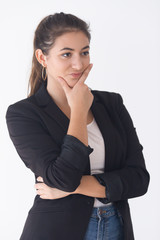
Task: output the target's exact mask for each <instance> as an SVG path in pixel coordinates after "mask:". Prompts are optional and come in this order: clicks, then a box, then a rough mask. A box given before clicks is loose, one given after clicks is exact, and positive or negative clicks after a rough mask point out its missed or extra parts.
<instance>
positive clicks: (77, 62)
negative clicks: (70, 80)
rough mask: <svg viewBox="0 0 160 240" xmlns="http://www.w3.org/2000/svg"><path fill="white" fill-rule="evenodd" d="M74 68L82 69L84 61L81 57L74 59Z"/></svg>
mask: <svg viewBox="0 0 160 240" xmlns="http://www.w3.org/2000/svg"><path fill="white" fill-rule="evenodd" d="M72 68H73V69H76V70H81V69H82V68H83V62H82V59H81V58H80V57H75V58H74V59H73V60H72Z"/></svg>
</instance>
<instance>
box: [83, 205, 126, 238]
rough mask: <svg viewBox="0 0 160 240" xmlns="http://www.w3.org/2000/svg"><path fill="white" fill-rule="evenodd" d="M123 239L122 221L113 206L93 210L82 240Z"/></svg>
mask: <svg viewBox="0 0 160 240" xmlns="http://www.w3.org/2000/svg"><path fill="white" fill-rule="evenodd" d="M123 239H124V237H123V220H122V217H121V216H120V213H119V212H118V211H117V209H116V207H115V206H114V204H113V205H109V206H104V207H98V208H93V211H92V215H91V218H90V221H89V224H88V229H87V231H86V235H85V238H84V240H123Z"/></svg>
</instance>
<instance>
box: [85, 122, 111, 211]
mask: <svg viewBox="0 0 160 240" xmlns="http://www.w3.org/2000/svg"><path fill="white" fill-rule="evenodd" d="M87 130H88V144H89V146H90V147H91V148H93V149H94V151H93V152H92V153H91V154H90V156H89V157H90V168H91V175H92V174H97V173H103V172H104V166H105V145H104V140H103V137H102V134H101V132H100V130H99V127H98V125H97V123H96V121H95V119H93V121H92V122H91V123H89V124H88V125H87ZM109 204H110V203H109ZM106 205H108V204H103V203H102V202H100V201H99V200H98V199H97V198H95V201H94V207H101V206H106Z"/></svg>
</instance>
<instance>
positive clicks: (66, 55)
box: [62, 53, 71, 57]
mask: <svg viewBox="0 0 160 240" xmlns="http://www.w3.org/2000/svg"><path fill="white" fill-rule="evenodd" d="M70 55H71V53H64V54H62V56H63V57H70Z"/></svg>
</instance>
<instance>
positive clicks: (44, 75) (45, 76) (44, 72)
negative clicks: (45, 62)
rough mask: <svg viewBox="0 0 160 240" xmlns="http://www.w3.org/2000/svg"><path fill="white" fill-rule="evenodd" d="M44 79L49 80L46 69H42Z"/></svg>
mask: <svg viewBox="0 0 160 240" xmlns="http://www.w3.org/2000/svg"><path fill="white" fill-rule="evenodd" d="M42 79H43V81H45V80H46V79H47V73H46V68H45V67H42Z"/></svg>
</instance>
